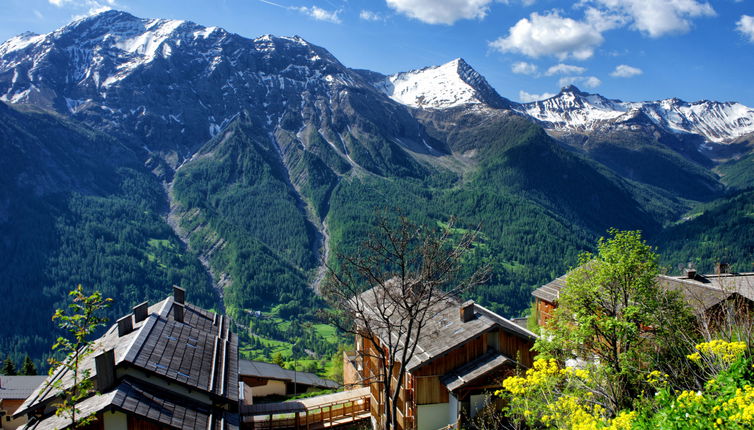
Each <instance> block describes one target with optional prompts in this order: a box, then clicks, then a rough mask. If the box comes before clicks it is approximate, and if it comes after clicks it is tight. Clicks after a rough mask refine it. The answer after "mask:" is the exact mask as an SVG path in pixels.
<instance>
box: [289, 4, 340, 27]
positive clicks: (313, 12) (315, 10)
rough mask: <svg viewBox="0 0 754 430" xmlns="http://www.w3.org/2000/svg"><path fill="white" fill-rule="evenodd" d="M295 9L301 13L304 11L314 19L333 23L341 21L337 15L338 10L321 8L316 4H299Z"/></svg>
mask: <svg viewBox="0 0 754 430" xmlns="http://www.w3.org/2000/svg"><path fill="white" fill-rule="evenodd" d="M295 9H296V10H298V11H299V12H301V13H305V14H307V15H309V16H310V17H312V18H314V19H316V20H317V21H327V22H332V23H335V24H340V22H341V21H340V17H339V16H338V14H339V13H340V11H339V10H335V11H329V10H325V9H322V8H320V7H317V6H312V7H306V6H300V7H297V8H295Z"/></svg>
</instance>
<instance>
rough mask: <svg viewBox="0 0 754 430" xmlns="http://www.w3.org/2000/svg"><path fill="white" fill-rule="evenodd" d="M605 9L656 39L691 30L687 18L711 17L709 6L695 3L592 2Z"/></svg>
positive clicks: (647, 0) (651, 0)
mask: <svg viewBox="0 0 754 430" xmlns="http://www.w3.org/2000/svg"><path fill="white" fill-rule="evenodd" d="M593 1H595V2H596V3H598V4H599V5H601V6H603V7H605V8H607V10H608V14H621V15H623V16H625V17H627V18H630V19H631V21H632V27H633V28H635V29H637V30H639V31H641V32H643V33H645V34H647V35H649V36H650V37H660V36H663V35H665V34H668V33H685V32H687V31H689V30H690V29H691V18H699V17H703V16H714V15H715V10H714V9H713V8H712V6H710V4H709V3H707V2H706V1H705V2H701V1H698V0H593Z"/></svg>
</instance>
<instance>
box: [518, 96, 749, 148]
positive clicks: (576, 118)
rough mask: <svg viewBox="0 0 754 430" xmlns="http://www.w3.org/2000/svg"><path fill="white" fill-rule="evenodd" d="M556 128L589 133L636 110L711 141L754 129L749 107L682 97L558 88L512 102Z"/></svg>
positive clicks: (626, 118)
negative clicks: (630, 97) (630, 98)
mask: <svg viewBox="0 0 754 430" xmlns="http://www.w3.org/2000/svg"><path fill="white" fill-rule="evenodd" d="M515 109H516V110H518V111H519V112H521V113H524V114H526V115H529V116H531V117H533V118H535V119H537V120H539V121H542V123H543V124H544V125H545V126H546V127H548V128H550V129H554V130H557V131H564V132H568V131H575V132H591V131H593V130H595V129H597V128H599V127H601V126H603V125H607V124H610V123H618V122H625V121H629V120H632V119H634V118H636V117H637V116H638V115H640V114H644V115H646V117H648V118H649V119H650V120H651V121H652V122H654V123H655V124H656V125H657V126H659V127H662V128H664V129H666V130H668V131H671V132H674V133H691V134H698V135H701V136H703V137H704V138H705V139H706V140H708V141H711V142H716V143H725V142H730V141H733V140H735V139H737V138H739V137H741V136H744V135H747V134H750V133H754V109H751V108H749V107H746V106H744V105H742V104H740V103H732V102H711V101H708V100H703V101H698V102H693V103H689V102H685V101H683V100H680V99H677V98H671V99H665V100H659V101H649V102H623V101H620V100H611V99H608V98H605V97H603V96H601V95H599V94H589V93H586V92H583V91H580V90H579V89H578V88H576V87H575V86H569V87H565V88H563V89H562V90H561V91H560V93H558V94H557V95H555V96H553V97H551V98H549V99H546V100H540V101H536V102H532V103H525V104H522V105H519V106H517V107H515Z"/></svg>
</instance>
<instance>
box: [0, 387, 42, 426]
mask: <svg viewBox="0 0 754 430" xmlns="http://www.w3.org/2000/svg"><path fill="white" fill-rule="evenodd" d="M46 378H47V377H46V376H0V429H2V430H12V429H16V428H18V427H20V426H22V425H24V424H26V419H25V418H26V417H25V416H20V417H18V418H15V419H14V418H13V414H14V413H15V412H16V410H17V409H18V407H19V406H21V404H22V403H23V402H24V400H26V398H27V397H29V395H31V393H32V392H34V390H35V389H36V388H37V387H38V386H40V385H41V384H42V382H44V380H45V379H46Z"/></svg>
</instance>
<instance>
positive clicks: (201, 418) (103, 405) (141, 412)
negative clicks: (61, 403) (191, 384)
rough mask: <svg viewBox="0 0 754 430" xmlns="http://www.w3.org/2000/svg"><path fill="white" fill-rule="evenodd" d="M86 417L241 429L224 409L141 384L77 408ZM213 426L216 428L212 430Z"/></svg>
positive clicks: (52, 425) (49, 424)
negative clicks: (114, 413) (116, 415)
mask: <svg viewBox="0 0 754 430" xmlns="http://www.w3.org/2000/svg"><path fill="white" fill-rule="evenodd" d="M77 408H78V409H79V413H80V414H81V415H82V416H85V415H90V414H94V413H97V412H102V411H106V410H118V411H123V412H129V413H132V414H135V415H138V416H140V417H142V418H143V419H145V420H149V421H153V422H156V423H159V424H162V425H165V426H169V427H170V428H175V429H182V430H191V429H208V428H214V429H224V430H235V429H238V415H237V414H230V413H227V412H225V411H223V410H221V409H216V410H213V409H210V408H208V407H207V406H204V405H200V404H198V403H192V402H187V401H186V399H185V398H178V397H175V396H173V395H171V394H170V393H167V392H164V391H161V390H157V389H155V388H154V387H150V388H149V389H145V388H144V387H142V386H141V385H140V384H139V383H138V382H134V381H131V380H124V381H123V382H121V383H120V384H119V385H118V386H117V387H116V388H115V389H114V390H112V391H109V392H107V393H105V394H99V395H95V396H92V397H90V398H88V399H86V400H84V401H82V402H79V403H78V405H77ZM69 421H70V420H69V419H68V418H64V417H58V416H55V415H53V416H50V417H48V418H45V419H43V420H41V421H37V422H32V423H29V424H28V425H27V427H26V428H27V429H29V430H54V429H62V428H66V427H67V426H68V425H70V423H69ZM210 423H212V426H210Z"/></svg>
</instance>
